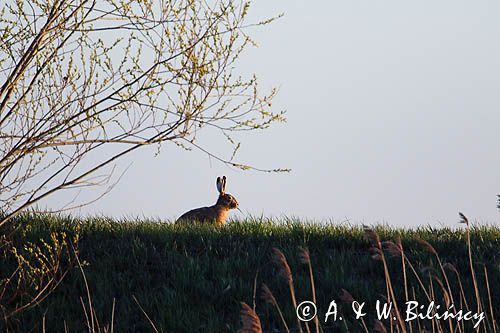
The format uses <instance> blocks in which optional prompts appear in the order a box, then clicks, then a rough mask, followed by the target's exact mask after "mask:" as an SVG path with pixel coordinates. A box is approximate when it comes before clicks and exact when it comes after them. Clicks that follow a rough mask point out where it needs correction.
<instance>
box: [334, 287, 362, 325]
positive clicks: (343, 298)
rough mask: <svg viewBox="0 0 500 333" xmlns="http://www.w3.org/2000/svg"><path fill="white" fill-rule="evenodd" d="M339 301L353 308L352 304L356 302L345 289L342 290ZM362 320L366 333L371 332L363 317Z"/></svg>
mask: <svg viewBox="0 0 500 333" xmlns="http://www.w3.org/2000/svg"><path fill="white" fill-rule="evenodd" d="M339 299H340V301H341V302H343V303H346V304H351V306H352V303H353V302H354V301H355V300H354V297H352V295H351V293H350V292H348V291H347V290H345V289H340V295H339ZM360 319H361V325H362V326H363V329H364V330H365V332H367V333H368V332H370V331H369V330H368V326H366V322H365V319H364V318H363V317H361V318H360Z"/></svg>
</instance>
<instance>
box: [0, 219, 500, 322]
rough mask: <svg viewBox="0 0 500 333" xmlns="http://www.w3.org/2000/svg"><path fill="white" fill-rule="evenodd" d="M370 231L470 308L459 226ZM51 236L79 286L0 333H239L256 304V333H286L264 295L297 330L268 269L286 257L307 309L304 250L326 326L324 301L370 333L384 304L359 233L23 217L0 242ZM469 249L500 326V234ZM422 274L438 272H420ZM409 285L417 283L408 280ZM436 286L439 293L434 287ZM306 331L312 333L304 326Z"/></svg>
mask: <svg viewBox="0 0 500 333" xmlns="http://www.w3.org/2000/svg"><path fill="white" fill-rule="evenodd" d="M375 230H376V231H377V233H378V235H379V237H380V238H381V240H396V239H397V237H398V236H399V237H401V240H402V244H403V247H404V252H405V254H406V256H407V257H408V258H409V259H410V260H411V262H412V263H413V265H414V266H415V267H416V269H417V270H418V271H419V272H422V276H423V277H425V279H424V281H427V282H428V281H429V278H428V276H430V275H429V274H434V275H435V276H437V277H439V276H440V274H441V271H440V270H439V268H438V267H439V266H437V261H436V256H435V255H434V254H433V253H431V252H429V249H426V247H425V246H423V245H422V244H421V243H419V241H418V240H419V239H424V240H426V241H427V242H429V243H430V244H432V246H433V248H434V249H435V250H436V251H437V253H439V257H440V259H441V260H442V262H443V263H451V264H452V265H453V267H455V268H456V270H457V271H458V272H459V273H460V278H461V282H462V284H463V286H464V290H465V299H467V300H468V301H469V306H470V307H471V308H472V309H474V308H475V303H474V301H475V299H476V298H475V296H474V287H473V282H472V278H471V274H470V266H469V255H468V249H467V232H466V230H465V227H463V228H462V227H461V226H459V225H458V224H457V229H456V230H451V229H446V228H443V229H433V228H430V227H426V228H420V229H417V230H403V229H392V228H388V227H377V228H376V229H375ZM54 232H64V233H65V234H67V235H70V236H74V235H76V234H79V243H78V253H79V255H78V257H79V260H80V262H81V266H82V268H83V272H84V275H83V274H82V272H81V270H80V267H79V265H78V264H76V263H75V262H74V261H72V262H71V265H72V266H71V268H70V269H69V271H68V274H67V275H66V276H65V278H64V280H63V281H62V283H61V284H60V285H59V286H58V287H57V288H56V289H55V291H54V292H52V293H51V294H50V295H49V296H48V297H47V298H46V299H45V300H43V301H42V302H41V303H40V304H39V305H38V306H35V307H32V308H30V309H28V310H26V311H23V312H21V313H20V314H18V315H16V316H15V317H13V318H11V319H9V320H8V321H7V322H1V323H0V331H5V329H4V328H5V325H7V326H8V327H9V328H10V329H11V330H13V331H30V330H34V331H41V330H42V325H45V328H46V330H47V332H62V331H64V330H65V328H67V330H68V331H69V332H76V331H86V330H87V331H88V328H87V327H86V326H87V325H88V323H89V322H91V320H92V318H94V316H92V315H91V313H92V312H93V313H95V321H96V322H95V323H94V324H95V325H96V326H98V327H100V328H101V329H102V331H104V329H105V328H106V327H107V328H108V330H109V329H110V328H111V323H113V326H114V330H115V331H117V332H124V331H151V330H153V327H152V324H151V323H150V322H149V320H148V319H147V316H149V318H150V319H151V321H152V323H153V324H154V326H155V327H156V328H157V329H158V330H159V331H164V332H195V331H203V332H235V331H237V330H238V328H239V327H240V326H241V325H240V319H239V313H240V308H241V306H240V302H245V303H247V304H249V305H250V306H251V307H253V304H254V302H255V303H256V312H257V314H258V315H259V317H260V320H261V322H262V327H263V330H264V331H266V330H272V329H275V328H279V329H282V328H283V325H282V322H281V320H280V317H279V315H278V313H277V312H276V310H275V309H274V308H273V306H272V305H269V304H266V302H264V301H263V300H262V299H261V298H260V294H261V286H262V284H263V283H265V284H266V285H267V286H269V289H270V290H272V292H273V294H274V296H275V297H276V299H277V301H278V303H279V305H280V307H281V309H282V310H283V313H284V317H285V319H286V322H287V323H288V324H289V326H290V328H293V327H296V325H297V322H296V319H295V311H294V309H293V306H292V301H291V298H290V290H289V289H288V285H287V283H286V281H285V280H284V279H283V277H282V275H281V274H280V267H279V265H277V264H276V262H275V261H273V256H272V253H273V250H272V249H273V248H278V249H280V250H281V251H282V252H283V253H284V254H285V255H286V258H287V260H288V263H289V264H290V267H291V270H292V274H293V283H294V287H295V293H296V296H297V301H298V302H300V301H302V300H311V285H310V276H309V273H310V271H309V268H308V265H306V264H304V263H303V262H301V260H300V259H299V252H300V251H301V249H302V248H304V247H307V248H308V249H309V251H310V261H311V264H312V268H313V272H314V282H315V287H316V297H317V303H318V308H319V313H322V314H324V313H325V312H326V310H327V308H328V304H329V303H330V301H331V300H332V299H336V300H337V301H338V300H339V296H340V292H341V290H342V289H346V290H348V291H349V293H350V294H352V295H353V296H354V298H355V299H357V300H359V301H366V302H367V307H369V308H370V309H371V310H369V312H370V314H369V316H367V318H366V321H367V323H368V325H369V326H370V327H371V326H372V324H373V322H374V319H375V318H374V317H373V316H371V313H373V314H374V312H375V311H374V310H373V306H374V302H375V300H376V299H382V298H383V296H384V295H386V280H385V278H384V269H383V267H382V265H381V264H380V262H379V261H377V260H374V259H373V258H372V256H371V254H370V252H369V249H370V247H371V245H370V241H369V240H367V239H366V238H365V235H364V232H363V229H362V228H360V227H349V226H337V225H334V224H328V225H320V224H313V223H306V222H300V221H296V220H292V219H290V220H282V221H268V220H259V219H252V220H248V221H239V222H238V221H236V222H235V221H232V222H230V223H229V224H228V225H226V226H225V227H220V228H217V227H212V226H207V225H201V226H200V225H195V226H189V225H188V226H186V225H174V224H171V223H162V222H160V221H148V220H144V221H139V220H137V221H116V220H112V219H109V218H105V217H95V218H88V219H84V220H79V219H75V218H71V217H55V216H43V215H23V216H20V217H17V218H16V219H15V220H14V222H13V223H12V224H8V225H7V226H5V227H4V228H3V230H2V233H0V234H3V235H7V236H6V237H8V238H9V239H10V240H11V241H12V243H13V244H14V246H15V247H16V248H18V249H21V248H23V246H24V244H27V242H33V243H35V244H37V243H39V242H40V240H41V239H44V240H50V237H51V233H54ZM470 237H471V243H472V256H473V259H474V265H475V266H474V267H475V270H476V273H475V274H476V280H477V284H478V288H479V292H480V294H481V295H487V290H486V283H485V274H484V272H485V269H484V267H486V271H487V274H488V280H489V284H490V294H491V296H484V297H482V298H481V299H482V303H483V304H482V306H483V309H484V310H485V312H488V313H489V312H491V311H493V312H494V313H495V316H496V317H498V314H499V313H500V288H499V287H500V285H499V284H498V281H500V264H499V261H500V228H499V227H498V226H489V227H479V228H475V227H471V229H470ZM2 255H3V257H2V261H3V262H2V264H1V265H0V274H1V275H0V279H4V278H6V277H7V276H9V275H10V273H12V272H13V271H14V270H15V269H16V261H15V260H12V259H11V258H10V257H9V256H8V253H7V254H6V251H4V253H3V254H2ZM387 257H388V258H387V262H388V267H389V270H390V273H391V276H392V278H393V280H392V284H393V287H394V291H395V293H396V298H397V299H398V302H399V301H402V302H404V292H405V291H404V288H403V275H402V274H401V259H400V258H389V256H387ZM425 267H427V268H428V267H434V268H428V269H426V270H424V271H421V269H422V268H425ZM453 276H454V278H452V277H453ZM84 277H85V278H86V280H87V283H88V290H89V293H90V300H91V304H89V297H88V294H87V289H86V287H85V282H84ZM408 279H409V280H412V279H414V277H412V275H411V274H410V273H408ZM449 279H450V284H451V285H452V288H451V289H452V290H453V292H454V293H455V292H456V294H454V295H453V296H454V297H455V298H456V299H461V298H460V291H459V286H458V284H457V279H456V276H455V275H449ZM3 281H5V280H3ZM413 282H415V281H413ZM409 285H414V286H415V285H416V283H409ZM435 286H436V288H437V289H438V284H437V283H435ZM0 287H1V284H0ZM437 289H436V294H438V293H439V290H437ZM0 290H1V288H0ZM415 292H416V294H417V295H416V298H417V299H418V298H421V296H422V295H421V294H422V292H421V291H419V289H418V288H415ZM410 293H411V290H410ZM134 297H135V299H134ZM0 300H1V298H0ZM490 302H491V307H490V304H489V303H490ZM457 303H458V302H457ZM6 305H8V304H7V303H4V304H3V306H6ZM462 305H464V304H462ZM3 306H2V307H1V308H3ZM1 308H0V309H1ZM141 308H142V310H141ZM113 309H114V314H113ZM349 309H350V306H349ZM146 314H147V316H146ZM112 316H113V318H114V319H113V320H112ZM44 318H45V319H44ZM89 318H91V319H89ZM320 319H321V320H323V318H320ZM490 320H491V319H490ZM97 321H98V323H97ZM490 324H491V322H490ZM2 325H3V326H4V327H2ZM310 325H311V329H312V327H313V326H312V325H313V324H312V322H311V323H310ZM332 325H333V326H335V325H336V327H338V328H340V329H344V328H345V327H346V326H345V325H347V326H348V325H351V326H352V325H357V326H356V329H355V330H359V329H360V328H359V327H360V326H359V324H358V323H354V322H353V321H350V319H349V318H348V320H346V321H344V322H338V323H332V322H330V323H328V324H325V326H332ZM312 331H314V330H313V329H312Z"/></svg>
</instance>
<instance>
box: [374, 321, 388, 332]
mask: <svg viewBox="0 0 500 333" xmlns="http://www.w3.org/2000/svg"><path fill="white" fill-rule="evenodd" d="M373 331H374V332H379V333H387V329H386V328H385V326H384V324H383V323H382V322H381V321H380V320H376V321H375V323H374V324H373Z"/></svg>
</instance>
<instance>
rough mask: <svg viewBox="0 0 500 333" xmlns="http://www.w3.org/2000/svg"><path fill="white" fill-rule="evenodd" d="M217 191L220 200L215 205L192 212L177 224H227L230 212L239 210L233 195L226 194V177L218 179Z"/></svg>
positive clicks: (186, 214)
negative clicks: (191, 222)
mask: <svg viewBox="0 0 500 333" xmlns="http://www.w3.org/2000/svg"><path fill="white" fill-rule="evenodd" d="M216 184H217V190H218V191H219V198H218V199H217V202H216V203H215V205H213V206H210V207H201V208H196V209H193V210H190V211H189V212H187V213H184V214H182V215H181V217H179V218H178V219H177V221H176V223H180V222H185V221H198V222H202V223H215V224H216V225H224V224H225V223H226V218H227V214H228V213H229V210H231V209H234V208H238V201H237V200H236V198H235V197H233V196H232V195H231V194H228V193H226V176H222V178H221V177H217V183H216Z"/></svg>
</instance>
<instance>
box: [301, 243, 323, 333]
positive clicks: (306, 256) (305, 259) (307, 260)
mask: <svg viewBox="0 0 500 333" xmlns="http://www.w3.org/2000/svg"><path fill="white" fill-rule="evenodd" d="M299 260H300V262H301V263H303V264H306V265H307V266H308V268H309V280H310V281H311V293H312V300H313V303H314V304H317V302H316V286H315V285H314V275H313V269H312V263H311V255H310V253H309V249H308V248H303V249H302V250H301V251H300V253H299ZM314 325H315V328H316V333H319V319H318V317H317V316H316V317H314ZM306 327H307V326H306ZM307 328H308V329H309V327H307Z"/></svg>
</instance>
